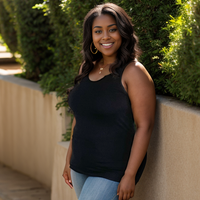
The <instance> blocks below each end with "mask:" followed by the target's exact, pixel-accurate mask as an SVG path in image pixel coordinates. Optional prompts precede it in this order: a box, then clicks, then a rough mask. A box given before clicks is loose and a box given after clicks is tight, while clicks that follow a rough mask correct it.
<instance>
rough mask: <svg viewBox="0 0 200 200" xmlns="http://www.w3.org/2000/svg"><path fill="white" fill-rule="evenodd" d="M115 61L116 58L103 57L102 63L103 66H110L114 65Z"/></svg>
mask: <svg viewBox="0 0 200 200" xmlns="http://www.w3.org/2000/svg"><path fill="white" fill-rule="evenodd" d="M115 60H116V56H113V57H107V56H103V58H102V59H101V61H100V63H102V65H108V64H112V63H114V62H115Z"/></svg>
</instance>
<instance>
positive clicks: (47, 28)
mask: <svg viewBox="0 0 200 200" xmlns="http://www.w3.org/2000/svg"><path fill="white" fill-rule="evenodd" d="M41 2H43V1H41V0H28V1H22V0H12V1H11V3H12V4H11V5H12V7H13V8H14V9H10V12H11V16H13V18H14V22H15V24H16V31H17V38H18V44H19V52H20V53H21V55H22V59H23V66H24V68H25V76H26V78H27V79H30V80H33V81H38V80H39V79H40V75H41V74H44V73H46V72H47V71H49V70H50V69H52V68H53V67H54V62H53V49H54V38H53V30H52V28H51V24H50V22H49V18H48V16H44V13H43V12H42V10H37V9H32V7H33V6H34V5H35V4H37V3H41Z"/></svg>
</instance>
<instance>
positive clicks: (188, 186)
mask: <svg viewBox="0 0 200 200" xmlns="http://www.w3.org/2000/svg"><path fill="white" fill-rule="evenodd" d="M66 152H67V144H66V146H65V147H64V146H63V144H58V146H57V147H56V152H55V158H56V159H57V160H55V162H56V163H55V162H54V176H53V177H54V178H53V185H52V200H57V199H59V200H75V199H73V198H74V196H73V195H74V191H73V190H70V189H68V187H67V186H66V184H65V183H64V181H63V179H62V177H61V174H62V171H63V167H64V161H65V156H66ZM56 195H58V196H56ZM72 197H73V198H72ZM132 199H133V200H199V199H200V108H196V107H192V106H188V105H187V104H185V103H181V102H179V101H176V100H174V99H172V98H166V97H162V96H157V113H156V124H155V128H154V132H153V134H152V138H151V141H150V146H149V149H148V161H147V166H146V168H145V171H144V174H143V176H142V178H141V180H140V182H139V183H138V185H137V186H136V192H135V197H134V198H132Z"/></svg>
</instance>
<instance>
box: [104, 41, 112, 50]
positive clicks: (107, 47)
mask: <svg viewBox="0 0 200 200" xmlns="http://www.w3.org/2000/svg"><path fill="white" fill-rule="evenodd" d="M113 44H114V42H112V43H104V44H101V45H102V46H103V47H104V48H105V49H109V48H111V47H112V46H113Z"/></svg>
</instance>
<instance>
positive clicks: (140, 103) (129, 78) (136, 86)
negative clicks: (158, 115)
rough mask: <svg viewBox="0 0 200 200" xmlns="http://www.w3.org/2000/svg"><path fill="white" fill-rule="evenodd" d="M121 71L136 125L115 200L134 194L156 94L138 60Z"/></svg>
mask: <svg viewBox="0 0 200 200" xmlns="http://www.w3.org/2000/svg"><path fill="white" fill-rule="evenodd" d="M123 75H124V80H125V82H126V86H127V92H128V95H129V98H130V101H131V107H132V111H133V116H134V120H135V123H136V126H137V131H136V133H135V137H134V141H133V144H132V149H131V154H130V158H129V162H128V165H127V168H126V171H125V175H124V176H123V178H122V180H121V182H120V184H119V187H118V194H119V200H122V199H123V200H126V199H127V200H128V199H130V198H131V197H133V195H134V189H135V176H136V173H137V170H138V168H139V166H140V164H141V163H142V160H143V159H144V156H145V154H146V151H147V148H148V144H149V140H150V136H151V133H152V130H153V125H154V118H155V105H156V97H155V89H154V84H153V81H152V79H151V77H150V75H149V74H148V72H147V71H146V69H145V68H144V67H143V66H142V64H140V63H139V62H137V63H136V64H134V63H131V64H129V65H128V66H127V68H126V69H125V70H124V74H123Z"/></svg>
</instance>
